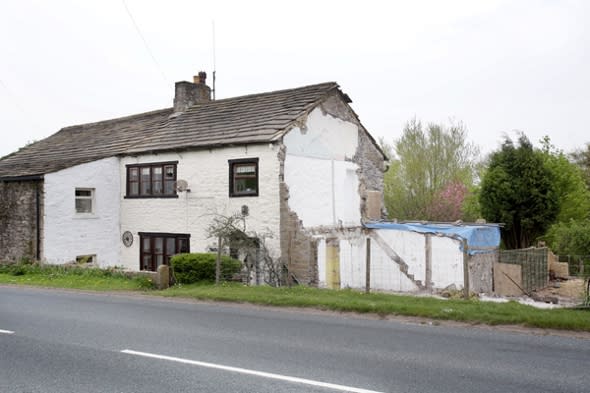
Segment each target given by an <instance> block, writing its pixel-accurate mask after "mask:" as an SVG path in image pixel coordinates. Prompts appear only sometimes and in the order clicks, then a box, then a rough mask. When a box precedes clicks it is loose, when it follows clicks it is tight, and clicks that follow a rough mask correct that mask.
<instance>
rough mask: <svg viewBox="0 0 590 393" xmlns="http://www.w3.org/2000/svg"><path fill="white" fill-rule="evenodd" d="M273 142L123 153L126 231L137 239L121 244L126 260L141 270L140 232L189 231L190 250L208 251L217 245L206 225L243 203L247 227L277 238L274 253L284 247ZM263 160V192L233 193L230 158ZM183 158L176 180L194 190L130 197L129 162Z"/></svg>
mask: <svg viewBox="0 0 590 393" xmlns="http://www.w3.org/2000/svg"><path fill="white" fill-rule="evenodd" d="M277 153H278V152H277V148H276V146H274V145H252V146H242V147H231V148H223V149H214V150H199V151H191V152H182V153H163V154H155V155H141V156H138V157H124V158H122V159H121V165H120V168H119V177H120V182H121V184H122V185H123V186H122V188H121V193H120V201H121V232H124V231H131V233H132V234H133V236H134V242H133V244H132V246H131V247H124V246H123V247H122V251H121V263H122V264H123V265H124V266H125V267H126V268H128V269H131V270H138V269H139V246H140V244H139V235H138V232H169V233H189V234H190V235H191V238H190V247H191V252H203V251H206V250H207V248H208V246H210V245H216V244H217V242H216V240H215V239H211V238H207V234H206V229H207V227H208V226H209V224H210V223H211V221H212V219H213V217H214V214H222V215H231V214H233V213H236V212H239V211H240V210H241V206H242V205H247V206H248V207H249V216H248V217H247V218H246V225H247V227H246V231H255V232H257V233H258V234H259V235H260V234H264V233H267V234H269V235H272V236H273V237H272V238H268V239H267V240H266V244H267V246H268V247H269V249H270V250H271V252H272V256H273V257H278V256H279V253H280V247H279V221H280V219H279V160H278V157H277ZM256 157H258V158H259V164H258V167H259V195H258V196H256V197H239V198H230V197H229V165H228V160H230V159H239V158H256ZM165 161H178V167H177V171H178V172H177V178H178V179H183V180H186V181H187V182H188V188H189V189H190V192H179V193H178V198H138V199H131V198H129V199H126V198H125V192H126V190H125V187H124V185H125V184H126V183H125V181H126V167H125V166H126V165H129V164H140V163H152V162H165Z"/></svg>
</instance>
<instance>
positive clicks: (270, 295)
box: [0, 265, 590, 332]
mask: <svg viewBox="0 0 590 393" xmlns="http://www.w3.org/2000/svg"><path fill="white" fill-rule="evenodd" d="M0 284H17V285H18V284H26V285H35V286H44V287H58V288H73V289H84V290H95V291H117V290H124V291H140V290H141V291H144V293H147V294H150V295H155V296H165V297H182V298H191V299H198V300H212V301H224V302H239V303H252V304H260V305H268V306H279V307H281V306H283V307H302V308H303V307H309V308H315V309H321V310H332V311H341V312H357V313H374V314H378V315H382V316H385V315H402V316H413V317H422V318H429V319H434V320H454V321H462V322H467V323H471V324H488V325H521V326H527V327H537V328H550V329H562V330H575V331H587V332H590V311H588V310H573V309H552V310H541V309H537V308H534V307H531V306H526V305H522V304H519V303H516V302H509V303H491V302H482V301H478V300H442V299H436V298H431V297H414V296H405V295H392V294H384V293H371V294H365V293H363V292H357V291H353V290H339V291H337V290H328V289H316V288H309V287H304V286H297V287H292V288H286V287H284V288H272V287H268V286H260V287H248V286H244V285H241V284H236V283H231V284H230V283H225V284H222V285H220V286H215V285H213V284H210V283H207V284H192V285H177V286H174V287H172V288H169V289H167V290H164V291H150V290H147V289H150V288H151V284H150V283H149V282H148V281H147V279H146V278H138V277H136V278H129V277H127V276H125V275H124V274H122V273H121V272H119V271H117V270H100V269H87V268H80V267H69V268H66V267H63V266H37V265H13V266H6V265H0Z"/></svg>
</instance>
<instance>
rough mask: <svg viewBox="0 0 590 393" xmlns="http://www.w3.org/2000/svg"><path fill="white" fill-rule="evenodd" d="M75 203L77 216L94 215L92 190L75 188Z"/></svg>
mask: <svg viewBox="0 0 590 393" xmlns="http://www.w3.org/2000/svg"><path fill="white" fill-rule="evenodd" d="M75 201H76V202H75V204H76V213H77V214H89V213H94V189H93V188H76V192H75Z"/></svg>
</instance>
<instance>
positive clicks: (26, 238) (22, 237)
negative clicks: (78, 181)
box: [0, 180, 43, 261]
mask: <svg viewBox="0 0 590 393" xmlns="http://www.w3.org/2000/svg"><path fill="white" fill-rule="evenodd" d="M42 192H43V182H42V181H41V180H34V181H33V180H32V181H10V182H0V260H3V261H18V260H20V259H21V258H30V259H37V257H38V256H39V255H40V253H41V249H40V248H41V247H39V249H37V244H39V246H41V245H42V239H39V240H38V239H37V234H38V233H39V234H40V235H41V234H42V233H43V231H42V225H43V212H42V208H43V194H42ZM37 198H39V204H38V203H37ZM37 206H39V209H37ZM38 214H39V220H38V219H37V215H38ZM37 222H39V230H37Z"/></svg>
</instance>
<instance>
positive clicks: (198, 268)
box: [170, 253, 242, 284]
mask: <svg viewBox="0 0 590 393" xmlns="http://www.w3.org/2000/svg"><path fill="white" fill-rule="evenodd" d="M216 259H217V255H216V254H213V253H189V254H178V255H175V256H173V257H172V259H171V260H170V265H171V267H172V272H173V274H174V278H175V279H176V282H178V283H182V284H191V283H195V282H199V281H215V261H216ZM241 267H242V263H241V262H240V261H238V260H236V259H233V258H230V257H228V256H225V255H222V256H221V279H222V280H229V279H231V278H232V276H233V275H234V274H235V273H238V272H239V271H240V269H241Z"/></svg>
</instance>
